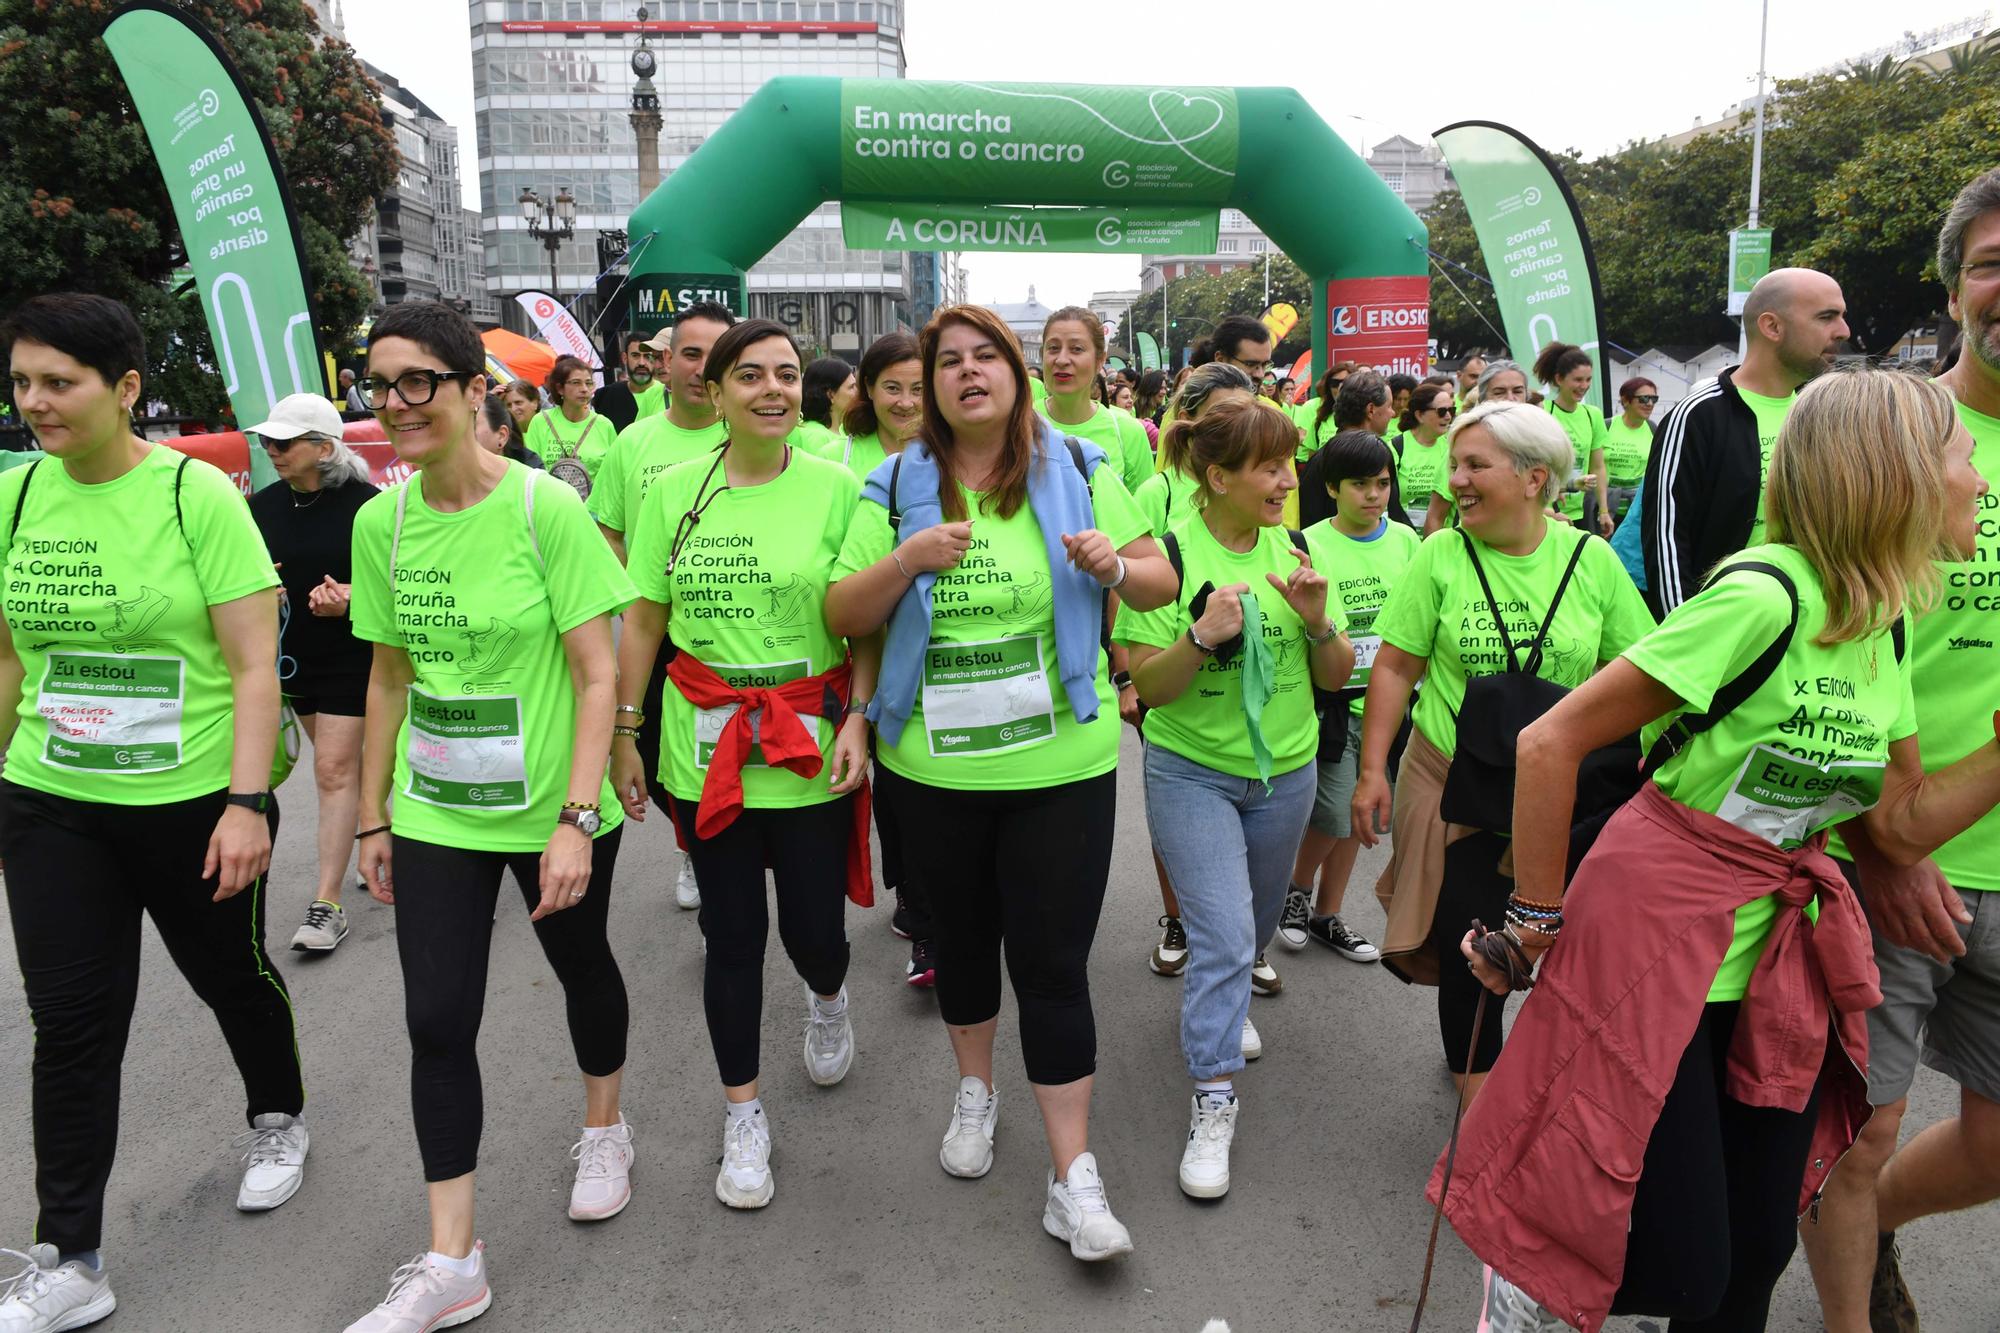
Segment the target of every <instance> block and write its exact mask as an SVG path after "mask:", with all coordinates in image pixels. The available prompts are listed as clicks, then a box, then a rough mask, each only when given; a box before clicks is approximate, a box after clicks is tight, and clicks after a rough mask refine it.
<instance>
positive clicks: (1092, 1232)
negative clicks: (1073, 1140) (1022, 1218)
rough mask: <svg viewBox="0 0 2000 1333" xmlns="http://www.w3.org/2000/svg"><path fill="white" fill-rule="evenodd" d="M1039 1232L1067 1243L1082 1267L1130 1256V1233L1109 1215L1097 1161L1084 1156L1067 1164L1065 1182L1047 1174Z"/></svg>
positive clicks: (1121, 1223) (1109, 1210) (1086, 1155)
mask: <svg viewBox="0 0 2000 1333" xmlns="http://www.w3.org/2000/svg"><path fill="white" fill-rule="evenodd" d="M1042 1230H1044V1231H1046V1232H1048V1233H1049V1234H1050V1235H1051V1236H1054V1237H1055V1238H1056V1239H1057V1240H1060V1241H1066V1242H1068V1244H1069V1252H1070V1253H1071V1254H1073V1255H1075V1256H1076V1257H1077V1258H1079V1259H1081V1260H1083V1261H1084V1262H1085V1263H1096V1262H1098V1261H1099V1260H1101V1259H1116V1258H1118V1257H1119V1256H1121V1255H1127V1254H1130V1253H1132V1233H1131V1232H1129V1231H1127V1230H1126V1229H1125V1224H1124V1223H1123V1222H1120V1221H1119V1220H1118V1219H1117V1218H1116V1217H1113V1216H1112V1215H1111V1201H1110V1200H1109V1199H1107V1198H1106V1197H1105V1195H1104V1177H1103V1176H1101V1175H1099V1174H1098V1171H1097V1158H1096V1157H1095V1156H1094V1155H1092V1154H1090V1153H1087V1152H1086V1153H1078V1154H1077V1157H1076V1160H1075V1161H1073V1162H1071V1163H1070V1164H1069V1176H1068V1178H1066V1179H1063V1180H1057V1179H1056V1173H1055V1171H1054V1170H1053V1169H1052V1170H1050V1172H1049V1196H1048V1202H1047V1203H1046V1204H1045V1205H1043V1208H1042Z"/></svg>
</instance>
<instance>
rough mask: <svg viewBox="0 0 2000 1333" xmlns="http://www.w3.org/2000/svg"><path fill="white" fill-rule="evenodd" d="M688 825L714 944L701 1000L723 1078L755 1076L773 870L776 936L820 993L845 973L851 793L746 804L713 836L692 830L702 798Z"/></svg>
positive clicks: (734, 1081)
mask: <svg viewBox="0 0 2000 1333" xmlns="http://www.w3.org/2000/svg"><path fill="white" fill-rule="evenodd" d="M680 805H681V808H682V809H683V810H684V811H685V812H686V814H687V815H688V818H687V819H686V820H685V821H683V822H682V824H681V833H682V835H683V836H684V837H685V838H686V839H687V844H688V855H689V856H690V857H692V858H693V859H694V874H695V878H696V879H697V880H699V881H700V882H701V933H702V937H703V938H704V939H706V940H707V941H708V957H707V959H706V961H705V962H704V964H703V968H702V985H701V1003H702V1009H703V1010H704V1011H705V1012H706V1013H707V1015H708V1040H709V1044H710V1045H711V1046H713V1047H714V1048H715V1068H716V1072H717V1073H718V1074H720V1075H721V1076H722V1085H723V1086H724V1087H726V1088H737V1087H741V1086H743V1085H744V1084H745V1083H749V1082H752V1081H754V1080H755V1079H756V1077H757V1046H758V1037H759V1034H760V1032H761V1029H762V1025H763V1017H764V944H765V941H766V940H767V939H768V938H769V936H770V933H771V914H770V908H769V906H768V904H767V899H766V895H765V893H764V871H765V869H766V867H768V868H769V869H770V870H771V872H772V877H773V878H774V879H775V880H776V881H777V885H778V938H779V939H780V940H781V941H783V943H784V946H785V953H786V954H787V955H788V956H789V957H790V958H791V960H792V966H793V967H794V968H796V969H798V974H799V977H800V978H801V979H802V980H803V981H804V982H805V983H806V985H807V986H810V987H811V988H812V991H813V993H814V994H815V995H832V994H835V993H836V992H838V991H839V990H840V986H841V983H842V982H843V981H845V980H846V979H847V843H848V839H849V837H850V836H851V835H852V833H853V829H854V797H853V796H851V795H850V796H842V797H840V798H839V799H838V800H833V801H824V802H822V803H820V804H818V805H802V806H797V807H794V808H791V809H771V810H744V811H742V812H740V813H739V814H738V815H737V816H736V819H735V821H734V822H733V823H731V824H730V825H729V827H728V828H726V829H723V830H722V831H721V832H720V833H718V834H716V835H715V836H714V837H712V838H703V837H701V836H699V835H697V834H696V833H695V831H694V818H693V816H694V813H695V807H696V803H695V802H693V801H682V802H681V803H680Z"/></svg>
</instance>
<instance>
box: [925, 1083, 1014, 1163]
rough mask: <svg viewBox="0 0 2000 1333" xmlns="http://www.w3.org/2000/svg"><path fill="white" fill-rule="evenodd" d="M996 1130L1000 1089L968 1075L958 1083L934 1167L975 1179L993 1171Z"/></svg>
mask: <svg viewBox="0 0 2000 1333" xmlns="http://www.w3.org/2000/svg"><path fill="white" fill-rule="evenodd" d="M999 1128H1000V1090H999V1089H998V1088H988V1087H987V1086H986V1085H985V1084H984V1083H982V1082H980V1081H979V1080H978V1079H977V1078H975V1077H973V1076H971V1075H969V1074H968V1075H967V1076H966V1077H964V1078H962V1079H960V1080H959V1081H958V1100H957V1101H956V1102H954V1103H953V1104H952V1108H951V1124H950V1125H949V1126H948V1127H947V1128H946V1129H945V1132H944V1147H942V1148H940V1149H939V1150H938V1165H940V1166H942V1167H943V1168H944V1169H945V1171H946V1172H948V1173H949V1174H951V1175H954V1176H963V1177H964V1178H966V1179H967V1180H977V1179H979V1177H981V1176H983V1175H985V1174H986V1173H987V1172H988V1171H991V1170H992V1169H993V1135H994V1132H995V1131H996V1130H998V1129H999Z"/></svg>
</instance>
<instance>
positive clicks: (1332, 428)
mask: <svg viewBox="0 0 2000 1333" xmlns="http://www.w3.org/2000/svg"><path fill="white" fill-rule="evenodd" d="M1318 418H1319V399H1317V398H1315V399H1313V400H1312V401H1311V402H1310V403H1306V404H1305V405H1303V406H1302V407H1300V408H1299V409H1298V411H1297V412H1295V413H1294V414H1293V416H1292V420H1293V421H1296V422H1297V423H1298V426H1299V452H1298V455H1297V459H1298V461H1299V462H1301V463H1303V462H1305V461H1306V460H1307V459H1308V458H1311V457H1312V456H1313V455H1314V454H1316V453H1318V452H1319V451H1320V449H1321V448H1322V447H1324V446H1325V444H1326V442H1327V441H1328V440H1330V439H1332V438H1333V437H1334V436H1336V435H1338V434H1340V427H1338V426H1336V425H1334V424H1333V413H1331V412H1329V413H1327V414H1326V420H1325V421H1321V420H1319V419H1318Z"/></svg>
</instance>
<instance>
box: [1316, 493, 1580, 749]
mask: <svg viewBox="0 0 2000 1333" xmlns="http://www.w3.org/2000/svg"><path fill="white" fill-rule="evenodd" d="M1422 544H1423V539H1422V538H1420V537H1418V536H1417V534H1416V533H1414V532H1412V531H1411V530H1410V529H1408V528H1406V527H1404V526H1403V525H1402V524H1401V523H1392V522H1390V521H1389V519H1388V518H1387V517H1386V516H1384V518H1383V519H1382V524H1381V526H1380V527H1378V528H1377V529H1376V530H1375V534H1374V535H1373V536H1371V537H1350V536H1348V535H1347V534H1346V533H1344V532H1342V531H1341V530H1340V529H1339V528H1337V527H1335V526H1334V525H1333V520H1332V519H1330V518H1326V519H1321V520H1320V521H1319V522H1317V523H1315V524H1313V525H1312V526H1311V527H1309V528H1307V529H1306V549H1307V551H1308V552H1309V553H1310V554H1311V555H1312V562H1313V568H1314V569H1317V570H1318V571H1319V572H1320V573H1322V574H1324V575H1326V581H1327V584H1328V585H1329V587H1330V590H1331V591H1332V594H1333V596H1334V597H1336V598H1338V599H1339V601H1340V606H1341V610H1342V612H1343V613H1345V615H1346V617H1347V637H1348V639H1349V640H1350V641H1352V642H1353V644H1354V674H1353V675H1352V676H1350V677H1349V678H1348V681H1347V685H1346V686H1345V688H1347V689H1350V690H1365V689H1367V688H1368V677H1369V676H1370V675H1372V674H1374V667H1375V655H1376V654H1377V653H1379V652H1380V651H1381V650H1382V636H1381V635H1380V634H1378V633H1376V631H1375V621H1376V619H1377V618H1378V617H1379V616H1380V615H1381V614H1382V608H1383V607H1384V606H1385V605H1387V604H1388V601H1389V593H1390V591H1391V590H1392V589H1393V588H1394V587H1395V586H1396V585H1397V584H1398V583H1399V582H1401V581H1402V578H1403V571H1405V570H1406V569H1408V568H1409V567H1410V562H1411V561H1412V560H1414V559H1416V557H1417V548H1418V547H1419V546H1421V545H1422ZM1565 595H1567V594H1565ZM1361 704H1362V700H1361V698H1360V697H1359V696H1357V697H1356V698H1355V699H1354V702H1353V704H1352V705H1351V706H1352V708H1353V711H1354V716H1356V717H1360V716H1361Z"/></svg>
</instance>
